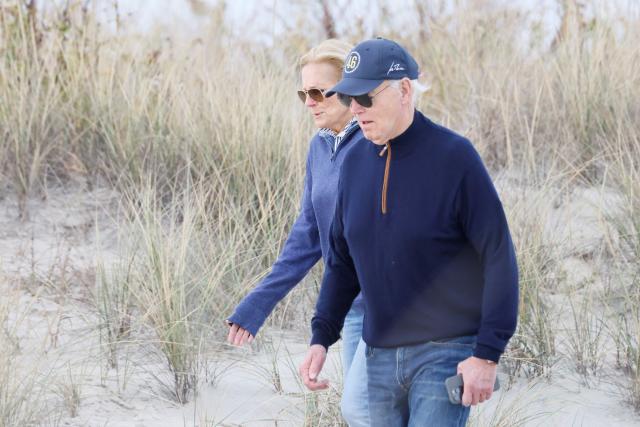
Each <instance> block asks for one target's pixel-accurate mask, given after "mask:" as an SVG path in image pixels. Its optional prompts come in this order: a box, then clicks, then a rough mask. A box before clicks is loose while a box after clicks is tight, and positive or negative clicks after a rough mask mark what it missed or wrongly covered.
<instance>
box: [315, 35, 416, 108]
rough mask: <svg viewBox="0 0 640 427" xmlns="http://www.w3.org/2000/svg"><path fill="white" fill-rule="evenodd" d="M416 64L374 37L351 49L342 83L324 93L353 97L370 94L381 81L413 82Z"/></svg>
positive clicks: (403, 52)
mask: <svg viewBox="0 0 640 427" xmlns="http://www.w3.org/2000/svg"><path fill="white" fill-rule="evenodd" d="M418 74H419V67H418V63H417V62H416V60H415V59H413V57H412V56H411V55H409V52H407V51H406V50H405V48H403V47H402V46H400V45H399V44H398V43H396V42H394V41H391V40H387V39H383V38H382V37H378V38H375V39H371V40H366V41H363V42H362V43H359V44H358V45H356V47H354V48H353V49H351V52H349V55H347V60H346V61H345V63H344V69H343V71H342V80H340V81H339V82H338V84H337V85H335V86H334V87H332V88H331V89H330V90H328V91H327V92H326V93H325V96H332V95H333V94H334V93H342V94H345V95H351V96H357V95H364V94H365V93H369V92H371V91H372V90H373V89H375V88H376V87H378V86H379V85H380V83H382V82H383V81H385V80H400V79H402V78H404V77H408V78H409V79H411V80H413V79H417V78H418Z"/></svg>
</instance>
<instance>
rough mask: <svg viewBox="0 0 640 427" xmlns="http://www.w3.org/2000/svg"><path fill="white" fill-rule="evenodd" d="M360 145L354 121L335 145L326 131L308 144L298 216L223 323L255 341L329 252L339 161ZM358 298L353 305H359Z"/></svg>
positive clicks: (360, 141) (360, 136) (360, 134)
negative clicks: (266, 270) (272, 260)
mask: <svg viewBox="0 0 640 427" xmlns="http://www.w3.org/2000/svg"><path fill="white" fill-rule="evenodd" d="M363 142H365V141H364V140H363V136H362V131H361V130H360V128H359V127H358V124H357V122H354V123H348V124H347V126H346V127H345V129H344V130H343V133H342V138H341V142H340V143H339V144H338V145H337V147H336V136H335V135H333V134H331V133H330V132H328V131H326V130H321V131H319V132H318V133H316V134H315V136H314V137H313V138H312V139H311V142H310V143H309V152H308V155H307V166H306V174H305V178H304V189H303V192H302V199H301V201H300V213H299V215H298V218H297V219H296V221H295V223H294V224H293V227H292V228H291V231H290V232H289V237H288V238H287V241H286V242H285V244H284V247H283V249H282V252H281V253H280V256H279V257H278V259H277V261H276V262H275V263H274V264H273V267H272V268H271V271H270V272H269V274H268V275H267V276H266V277H265V278H264V279H263V280H262V281H261V282H260V283H259V284H258V285H257V286H256V287H255V288H254V289H253V290H252V291H251V292H250V293H249V294H248V295H247V296H245V297H244V298H243V299H242V301H241V302H240V304H238V306H237V307H236V309H235V310H234V312H233V314H232V315H231V316H230V317H229V318H228V319H227V320H228V321H229V322H231V323H235V324H237V325H239V326H241V327H242V328H244V329H246V330H248V331H249V332H250V333H251V335H253V336H254V337H255V336H256V334H257V333H258V330H259V329H260V328H261V327H262V325H263V324H264V322H265V320H266V319H267V317H268V316H269V314H270V313H271V312H272V311H273V309H274V307H275V306H276V304H277V303H278V302H279V301H280V300H282V299H283V298H284V297H285V296H286V295H287V293H289V291H290V290H291V289H293V288H294V287H295V286H296V285H297V284H298V283H300V281H301V280H302V279H303V278H304V276H305V275H306V274H307V273H308V272H309V270H311V268H312V267H313V266H314V265H315V264H316V263H317V262H318V260H320V258H321V257H322V258H323V259H326V256H327V252H328V251H329V227H330V225H331V221H332V220H333V213H334V210H335V205H336V194H337V187H338V174H339V172H340V168H341V167H342V162H343V161H344V158H345V156H346V154H347V153H348V152H349V150H350V149H351V147H352V146H354V145H357V144H361V143H363ZM362 304H363V303H362V298H361V297H359V298H357V299H356V301H354V303H353V305H354V306H357V307H358V308H360V307H361V305H362Z"/></svg>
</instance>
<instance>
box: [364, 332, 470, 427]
mask: <svg viewBox="0 0 640 427" xmlns="http://www.w3.org/2000/svg"><path fill="white" fill-rule="evenodd" d="M475 342H476V337H475V336H466V337H458V338H453V339H448V340H442V341H429V342H427V343H424V344H418V345H412V346H406V347H394V348H380V347H370V346H366V349H365V353H366V355H365V357H366V365H367V375H368V378H369V381H368V384H369V387H368V389H369V390H368V391H369V408H370V411H369V415H370V417H371V424H370V425H371V426H381V427H396V426H397V427H405V426H409V427H417V426H438V427H440V426H464V425H465V424H466V422H467V419H468V418H469V411H470V408H468V407H464V406H462V405H453V404H451V403H450V402H449V398H448V397H447V389H446V387H445V385H444V381H445V379H447V378H448V377H450V376H452V375H455V374H456V373H457V367H458V363H460V362H462V361H463V360H465V359H466V358H468V357H470V356H471V355H472V354H473V348H474V346H475Z"/></svg>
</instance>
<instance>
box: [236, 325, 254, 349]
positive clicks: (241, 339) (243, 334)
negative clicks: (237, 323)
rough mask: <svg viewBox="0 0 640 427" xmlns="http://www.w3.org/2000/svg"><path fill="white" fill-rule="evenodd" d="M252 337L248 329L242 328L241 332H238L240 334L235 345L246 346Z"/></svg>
mask: <svg viewBox="0 0 640 427" xmlns="http://www.w3.org/2000/svg"><path fill="white" fill-rule="evenodd" d="M250 335H251V334H250V333H249V331H247V330H246V329H242V328H240V330H239V331H238V334H237V335H236V341H235V343H234V344H235V345H237V346H241V345H244V344H246V342H247V340H248V339H249V336H250Z"/></svg>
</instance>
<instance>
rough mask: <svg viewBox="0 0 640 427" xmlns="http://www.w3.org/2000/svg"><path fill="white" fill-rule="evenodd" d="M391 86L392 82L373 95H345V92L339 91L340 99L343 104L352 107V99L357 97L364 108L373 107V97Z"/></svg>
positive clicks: (357, 100)
mask: <svg viewBox="0 0 640 427" xmlns="http://www.w3.org/2000/svg"><path fill="white" fill-rule="evenodd" d="M389 86H391V85H390V84H388V85H386V86H385V87H383V88H382V89H380V90H379V91H377V92H376V93H374V94H373V95H369V94H368V93H365V94H364V95H355V96H352V95H345V94H344V93H337V95H338V100H340V102H341V103H342V105H344V106H345V107H351V100H352V99H355V100H356V102H357V103H358V104H359V105H362V106H363V107H364V108H371V106H372V105H373V98H375V97H376V96H377V95H378V94H380V92H382V91H383V90H385V89H386V88H388V87H389Z"/></svg>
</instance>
